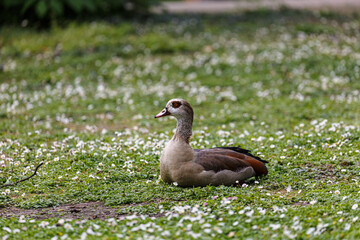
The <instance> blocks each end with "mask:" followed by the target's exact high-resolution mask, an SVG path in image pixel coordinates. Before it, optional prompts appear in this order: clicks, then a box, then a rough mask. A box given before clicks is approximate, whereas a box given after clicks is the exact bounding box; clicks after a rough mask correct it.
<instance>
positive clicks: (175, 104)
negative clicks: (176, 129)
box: [155, 98, 194, 122]
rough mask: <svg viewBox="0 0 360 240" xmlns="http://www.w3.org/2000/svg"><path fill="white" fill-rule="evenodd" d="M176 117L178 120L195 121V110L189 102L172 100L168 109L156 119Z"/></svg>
mask: <svg viewBox="0 0 360 240" xmlns="http://www.w3.org/2000/svg"><path fill="white" fill-rule="evenodd" d="M169 115H170V116H174V117H175V118H176V119H177V120H185V119H186V120H189V121H191V122H192V120H193V115H194V113H193V109H192V107H191V105H190V103H188V102H187V101H185V100H184V99H180V98H174V99H171V100H170V101H169V102H168V103H167V104H166V107H165V108H164V109H163V110H162V111H161V112H160V113H158V114H157V115H156V116H155V118H160V117H165V116H169Z"/></svg>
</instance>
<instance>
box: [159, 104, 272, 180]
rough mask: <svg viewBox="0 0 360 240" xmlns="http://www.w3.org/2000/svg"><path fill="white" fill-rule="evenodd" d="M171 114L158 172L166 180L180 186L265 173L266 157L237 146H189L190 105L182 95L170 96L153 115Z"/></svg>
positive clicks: (266, 171)
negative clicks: (171, 123)
mask: <svg viewBox="0 0 360 240" xmlns="http://www.w3.org/2000/svg"><path fill="white" fill-rule="evenodd" d="M169 115H171V116H174V117H175V118H176V119H177V126H176V131H175V134H174V136H173V138H172V139H171V140H170V142H169V143H168V144H167V145H166V147H165V148H164V150H163V152H162V154H161V157H160V175H161V178H162V180H163V181H164V182H166V183H177V184H178V185H179V186H183V187H190V186H206V185H213V186H217V185H235V184H238V183H240V184H241V183H242V182H243V181H244V180H246V179H248V178H251V177H254V176H260V175H266V174H267V173H268V170H267V168H266V166H265V163H267V161H264V160H262V159H260V158H259V157H255V156H253V155H252V154H251V153H250V151H248V150H246V149H242V148H238V147H217V148H210V149H192V148H191V146H190V143H189V141H190V137H191V135H192V123H193V109H192V107H191V106H190V104H189V103H188V102H187V101H185V100H183V99H171V100H170V101H169V102H168V103H167V104H166V107H165V108H164V109H163V110H162V111H161V112H160V113H159V114H157V115H156V116H155V118H160V117H165V116H169Z"/></svg>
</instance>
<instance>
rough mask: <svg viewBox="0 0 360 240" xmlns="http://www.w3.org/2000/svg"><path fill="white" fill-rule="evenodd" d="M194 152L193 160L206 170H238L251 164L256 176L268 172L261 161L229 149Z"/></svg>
mask: <svg viewBox="0 0 360 240" xmlns="http://www.w3.org/2000/svg"><path fill="white" fill-rule="evenodd" d="M195 152H196V156H195V162H196V163H198V164H200V165H202V166H203V167H204V169H205V170H207V171H209V170H213V171H215V172H218V171H221V170H225V169H228V170H232V171H239V170H241V169H243V168H244V167H248V166H251V167H252V168H253V169H254V171H255V173H256V175H257V176H259V175H266V174H267V173H268V170H267V168H266V166H265V164H264V163H263V162H261V161H259V160H257V159H255V158H253V157H252V156H249V155H246V154H242V153H239V152H236V151H233V150H230V149H221V148H211V149H201V150H195Z"/></svg>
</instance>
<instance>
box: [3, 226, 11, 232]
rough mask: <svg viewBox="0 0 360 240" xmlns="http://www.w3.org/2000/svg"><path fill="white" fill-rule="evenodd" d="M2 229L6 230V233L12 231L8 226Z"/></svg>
mask: <svg viewBox="0 0 360 240" xmlns="http://www.w3.org/2000/svg"><path fill="white" fill-rule="evenodd" d="M3 230H4V231H7V232H8V233H11V232H12V231H11V229H10V228H8V227H3Z"/></svg>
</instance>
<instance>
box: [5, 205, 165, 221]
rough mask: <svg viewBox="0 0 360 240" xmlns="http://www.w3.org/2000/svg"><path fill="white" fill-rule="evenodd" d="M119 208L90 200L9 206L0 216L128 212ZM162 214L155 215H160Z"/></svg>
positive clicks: (103, 216) (82, 216)
mask: <svg viewBox="0 0 360 240" xmlns="http://www.w3.org/2000/svg"><path fill="white" fill-rule="evenodd" d="M146 204H148V203H141V204H132V205H131V206H137V205H146ZM118 210H119V208H113V207H107V206H105V205H104V203H102V202H88V203H77V204H65V205H60V206H57V207H50V208H40V209H21V208H15V207H8V208H4V209H0V218H11V217H15V218H19V217H20V216H21V215H24V216H25V217H26V218H32V219H36V220H40V219H47V218H63V219H100V220H105V219H108V218H121V217H124V216H126V214H121V213H118ZM160 215H161V214H156V215H154V216H155V217H160Z"/></svg>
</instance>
